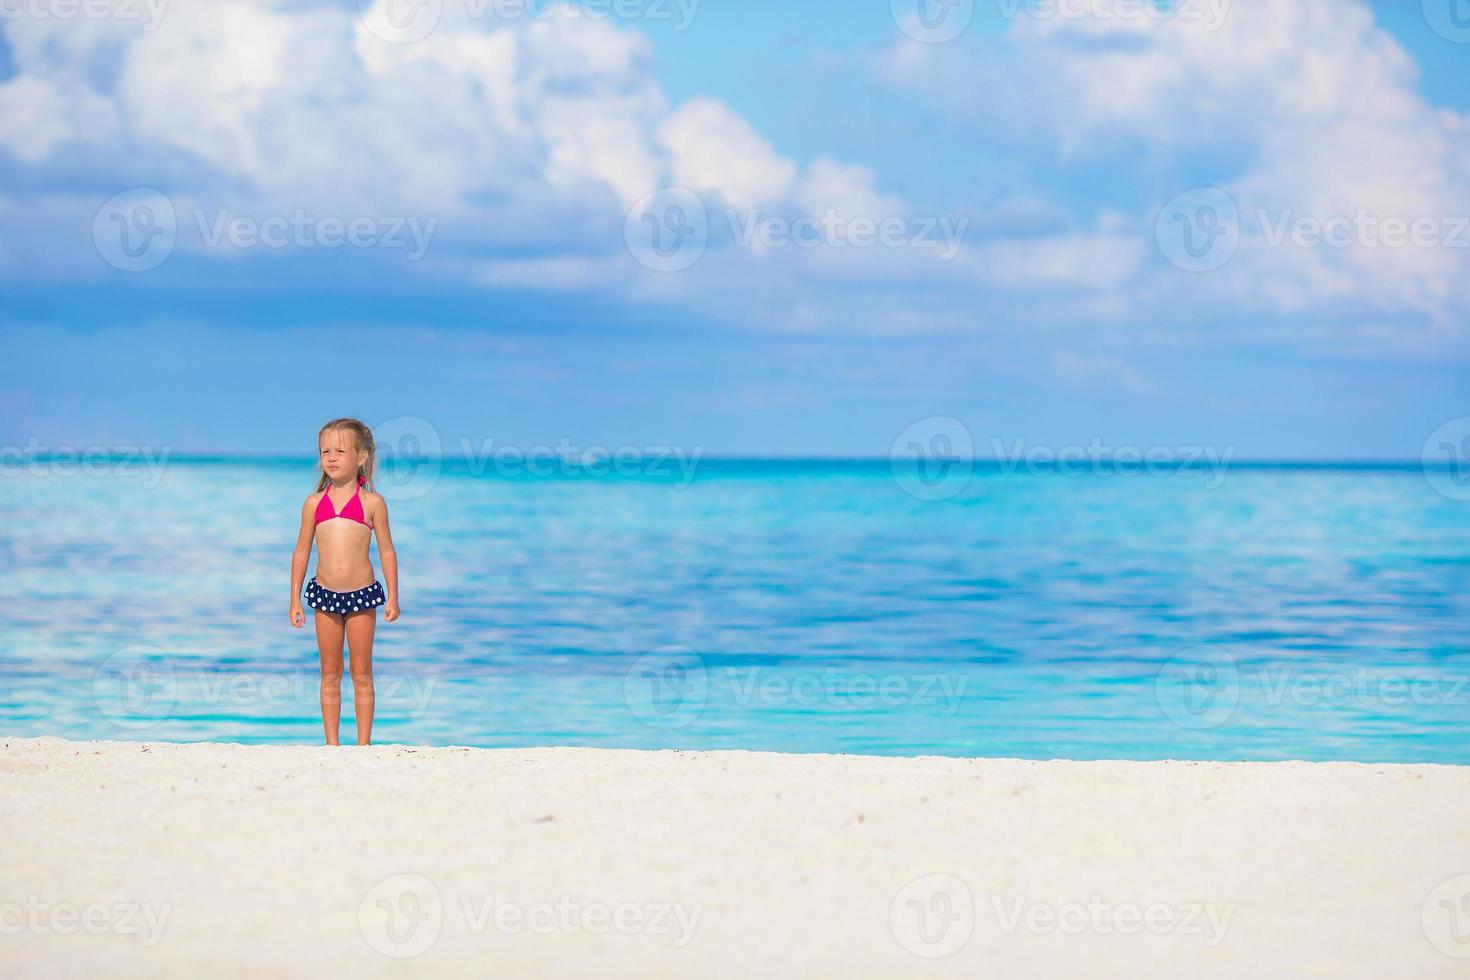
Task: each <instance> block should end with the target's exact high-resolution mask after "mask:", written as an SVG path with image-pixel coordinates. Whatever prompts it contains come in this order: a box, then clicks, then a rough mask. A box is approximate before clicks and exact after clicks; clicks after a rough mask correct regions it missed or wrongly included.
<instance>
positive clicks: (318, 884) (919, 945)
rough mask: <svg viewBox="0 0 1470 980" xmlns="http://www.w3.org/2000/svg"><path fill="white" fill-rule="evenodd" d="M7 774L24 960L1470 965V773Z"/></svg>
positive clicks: (1, 899)
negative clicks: (1457, 917)
mask: <svg viewBox="0 0 1470 980" xmlns="http://www.w3.org/2000/svg"><path fill="white" fill-rule="evenodd" d="M0 783H3V786H4V791H3V794H0V806H3V824H0V831H3V832H0V861H3V868H4V876H3V882H4V892H3V894H0V929H3V932H4V935H3V936H0V973H3V974H4V975H6V976H36V977H41V976H44V977H55V976H171V977H200V976H230V977H236V976H247V977H278V976H322V975H326V976H354V977H378V976H383V977H387V976H393V977H407V976H456V975H462V974H463V975H469V974H473V975H476V976H509V977H537V976H545V977H581V976H586V977H594V976H595V977H630V978H631V977H639V978H644V977H676V976H677V977H694V976H698V977H734V976H742V977H744V976H759V977H794V976H803V977H884V978H891V977H928V976H934V977H965V978H971V980H974V978H985V977H997V978H1000V977H1028V978H1038V977H1058V978H1075V977H1088V978H1101V977H1127V978H1130V980H1136V978H1139V977H1160V978H1163V977H1170V978H1175V977H1190V978H1203V977H1222V978H1223V977H1229V978H1240V977H1248V976H1253V975H1256V976H1273V977H1274V976H1282V977H1285V976H1292V977H1363V978H1373V980H1381V978H1384V977H1415V978H1421V980H1422V978H1434V977H1463V976H1465V975H1466V974H1467V972H1470V958H1467V957H1470V898H1467V894H1470V877H1457V876H1466V875H1470V821H1467V818H1470V768H1460V767H1447V766H1392V765H1357V764H1318V763H1276V764H1256V763H1235V764H1221V763H1187V762H1157V763H1131V762H1103V763H1080V762H1024V761H1012V760H956V759H943V758H919V759H890V758H869V757H856V756H817V755H779V754H770V753H752V752H632V751H606V750H592V749H539V750H497V751H490V750H482V749H464V748H418V747H409V746H394V745H384V746H375V747H373V748H369V749H356V748H347V749H336V750H328V749H324V748H316V747H258V746H248V747H247V746H239V745H219V744H192V745H173V744H157V743H153V744H147V743H125V742H69V741H64V740H61V739H55V738H39V739H9V740H6V741H4V744H3V749H0ZM1457 914H1459V915H1463V916H1465V917H1464V918H1462V919H1460V920H1456V918H1455V915H1457Z"/></svg>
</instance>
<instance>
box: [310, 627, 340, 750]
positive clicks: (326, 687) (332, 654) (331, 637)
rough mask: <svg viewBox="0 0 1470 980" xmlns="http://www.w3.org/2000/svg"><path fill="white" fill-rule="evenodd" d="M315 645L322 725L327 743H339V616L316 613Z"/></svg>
mask: <svg viewBox="0 0 1470 980" xmlns="http://www.w3.org/2000/svg"><path fill="white" fill-rule="evenodd" d="M316 647H317V650H318V651H319V652H320V653H321V656H322V694H321V698H322V727H323V728H324V729H326V732H327V744H328V745H339V744H341V743H340V742H339V741H338V733H339V732H340V731H341V726H342V617H341V616H339V615H337V614H336V613H324V612H322V611H321V610H317V614H316Z"/></svg>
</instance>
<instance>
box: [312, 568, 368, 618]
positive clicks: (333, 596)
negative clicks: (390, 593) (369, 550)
mask: <svg viewBox="0 0 1470 980" xmlns="http://www.w3.org/2000/svg"><path fill="white" fill-rule="evenodd" d="M304 595H305V598H306V604H307V605H308V606H310V607H311V608H313V609H315V610H316V611H317V612H328V613H340V614H342V615H344V616H345V615H347V614H348V613H355V612H362V611H363V610H364V609H376V608H378V607H379V606H381V605H382V604H383V603H384V602H385V601H386V598H385V597H384V595H383V586H382V583H380V582H374V583H373V584H372V585H369V586H368V587H367V588H365V589H358V590H357V591H356V592H333V591H332V590H331V589H324V588H322V587H321V586H320V585H318V584H317V581H316V576H315V575H313V576H312V577H311V581H310V582H307V583H306V592H305V593H304Z"/></svg>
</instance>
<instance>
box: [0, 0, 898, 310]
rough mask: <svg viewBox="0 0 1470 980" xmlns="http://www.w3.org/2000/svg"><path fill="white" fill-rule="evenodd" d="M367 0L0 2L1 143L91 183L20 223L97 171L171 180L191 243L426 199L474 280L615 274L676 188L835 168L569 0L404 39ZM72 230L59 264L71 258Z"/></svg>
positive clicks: (119, 179) (865, 181) (456, 4)
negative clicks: (72, 5) (644, 220)
mask: <svg viewBox="0 0 1470 980" xmlns="http://www.w3.org/2000/svg"><path fill="white" fill-rule="evenodd" d="M356 6H357V5H356V4H348V5H343V4H324V3H311V2H302V0H172V2H169V3H167V4H166V6H163V7H161V8H160V9H159V10H158V14H159V16H158V17H157V22H156V24H148V23H145V22H144V21H143V20H142V19H141V17H137V16H124V15H122V14H121V13H120V14H119V16H114V17H105V18H86V19H78V18H75V17H71V18H61V17H54V16H26V17H19V18H10V19H6V20H4V21H0V27H3V30H4V32H5V40H6V43H7V45H8V47H9V49H10V52H11V60H12V61H13V64H14V68H15V71H14V74H13V75H12V77H10V78H9V79H8V80H6V81H4V82H3V83H0V163H3V162H4V157H5V156H6V155H7V154H8V156H9V158H10V161H9V164H8V165H6V169H7V170H8V171H10V172H11V173H18V174H21V175H23V176H25V177H26V178H27V179H26V181H23V182H26V183H30V184H33V185H34V184H38V183H44V182H45V181H44V179H43V178H42V176H41V175H43V174H46V173H52V174H55V173H67V174H70V175H73V176H80V177H81V182H82V183H84V184H86V185H87V188H86V193H84V194H77V195H74V196H72V197H68V195H67V193H66V192H65V191H64V190H60V189H57V190H54V191H53V192H51V193H49V194H48V195H46V196H45V200H42V199H41V196H40V195H37V196H36V197H34V198H32V199H31V200H28V201H24V202H21V203H22V205H24V207H16V208H10V209H7V210H6V211H5V212H4V213H3V218H4V219H5V220H6V222H7V230H8V234H7V237H10V238H21V237H25V238H33V237H35V236H36V235H37V234H39V230H38V228H37V227H30V228H21V227H18V223H24V222H27V221H30V222H33V223H34V224H35V225H40V224H45V225H47V226H54V225H55V223H56V220H57V219H60V220H61V222H62V224H64V225H67V226H69V227H70V228H71V229H72V230H73V231H75V232H78V234H80V232H81V231H84V230H85V229H87V228H89V227H90V225H91V219H92V216H93V214H94V213H95V211H96V208H97V206H98V204H99V203H100V202H101V200H102V199H104V198H105V197H106V196H107V195H106V194H100V196H99V188H104V189H105V188H111V189H116V190H121V189H123V188H125V187H128V186H155V187H159V188H161V189H163V190H164V191H165V192H166V193H167V194H168V196H169V198H170V199H171V200H172V201H173V202H174V204H175V205H176V206H177V208H178V210H179V211H180V213H181V217H180V220H179V239H180V245H179V248H180V250H184V249H187V248H189V247H190V246H189V243H188V242H186V239H187V238H188V236H189V234H190V233H191V232H192V230H193V229H191V227H190V224H191V222H190V220H189V219H188V218H187V217H185V216H186V215H192V214H197V213H199V212H201V211H202V212H204V213H205V214H206V215H212V214H214V213H216V212H222V211H228V213H229V214H230V215H231V216H250V217H254V218H265V217H268V216H271V215H290V214H292V213H294V212H295V211H297V210H305V211H307V212H311V213H313V214H317V215H320V214H332V215H336V216H340V217H343V218H348V219H350V218H352V217H354V216H368V217H383V216H418V217H419V218H420V219H421V220H423V221H425V222H427V221H429V220H434V221H435V222H437V225H438V228H437V232H438V234H439V236H440V239H441V242H445V243H447V244H448V248H447V251H448V252H449V253H450V255H451V260H450V261H449V262H448V263H447V264H448V265H449V266H450V267H452V269H453V273H452V274H453V275H456V276H461V277H462V278H463V280H464V281H470V282H479V283H482V284H486V285H507V286H508V285H515V284H517V282H524V284H526V285H528V286H531V287H534V288H556V287H577V288H588V287H596V288H602V287H608V286H610V285H614V284H616V281H617V279H618V276H617V275H616V272H617V270H618V269H620V268H621V269H622V274H623V278H624V279H632V278H637V277H640V276H643V275H646V274H648V272H647V270H645V269H643V268H641V267H640V266H638V265H637V264H636V263H635V262H633V260H632V256H630V255H629V254H628V250H627V249H626V247H625V243H624V240H623V239H624V235H623V229H624V219H625V216H626V215H627V214H628V213H629V209H630V208H632V207H633V206H634V205H635V204H636V203H637V202H638V201H640V200H641V199H643V198H645V197H646V196H647V195H648V194H650V193H651V192H653V191H655V190H657V189H658V188H660V187H664V186H668V185H678V186H683V187H688V188H691V189H693V190H695V191H697V192H698V193H699V194H700V195H701V196H702V197H704V198H705V200H706V201H707V202H708V204H709V205H710V207H711V208H712V209H713V210H714V212H715V214H716V215H717V216H719V215H720V214H722V210H721V209H724V208H738V209H747V210H748V209H758V208H765V209H771V210H773V211H780V212H782V213H789V212H790V210H791V209H792V208H796V207H799V205H798V203H797V202H796V200H795V198H794V196H793V195H795V194H797V192H798V191H799V190H803V189H805V188H808V187H811V186H822V185H824V184H826V183H830V180H829V179H828V167H829V165H828V163H827V162H825V161H824V162H822V164H821V165H820V166H819V167H818V168H817V169H816V170H815V171H812V172H810V173H805V174H804V173H803V170H802V168H801V167H800V166H799V165H798V164H797V163H796V162H795V161H793V160H790V159H788V158H786V157H785V156H783V155H782V154H781V153H780V152H778V150H777V149H776V148H775V147H773V146H772V145H771V144H770V143H769V142H768V141H767V140H766V139H765V138H764V137H763V136H762V135H761V134H760V133H759V132H758V131H757V130H756V129H755V128H754V127H753V126H752V125H751V124H750V123H749V122H747V121H746V120H745V119H743V118H742V117H741V116H740V115H739V113H737V112H736V111H735V110H734V109H732V108H731V107H730V106H729V105H727V104H725V103H723V102H721V101H719V100H717V99H714V98H709V97H698V98H694V99H691V100H689V101H688V102H686V103H684V104H682V105H672V104H671V103H670V101H669V100H668V99H667V98H666V96H665V95H664V93H663V91H662V90H661V88H660V87H659V85H658V84H657V83H656V82H655V80H654V78H653V74H652V70H651V56H652V50H651V45H650V42H649V40H648V39H647V37H646V36H645V35H644V34H643V33H641V32H639V31H638V30H635V29H630V28H625V27H621V26H619V25H617V24H616V23H614V22H612V21H610V20H608V19H605V18H599V17H589V16H585V15H578V13H577V11H576V10H575V9H574V8H571V7H561V8H557V7H552V6H548V5H546V4H541V5H537V6H536V8H535V9H536V11H537V14H536V15H535V16H529V15H524V14H523V15H520V16H514V15H513V14H514V9H515V8H513V7H511V6H509V5H500V6H499V7H498V6H497V5H494V4H474V3H469V2H467V0H447V2H446V3H444V4H443V7H442V11H440V10H439V8H438V5H434V4H431V5H425V6H424V7H421V8H419V9H431V8H432V9H434V10H435V11H436V12H437V14H438V16H437V19H436V20H435V21H434V22H433V24H432V29H431V30H425V31H422V32H420V33H419V34H415V35H414V36H412V37H407V36H404V35H403V33H402V32H403V28H404V22H403V17H402V14H403V8H402V6H401V5H400V7H399V8H398V9H397V10H396V11H390V9H389V8H388V6H387V4H386V3H385V2H384V0H378V2H377V3H375V4H373V5H371V6H370V7H369V8H368V9H367V10H366V11H365V12H363V13H362V14H361V15H359V12H358V11H357V9H356ZM117 9H118V10H119V11H120V12H121V11H124V10H133V11H142V10H145V9H151V8H148V7H147V5H145V4H143V3H142V2H141V0H139V2H132V3H128V4H119V6H118V8H117ZM408 9H414V8H408ZM506 11H510V12H511V14H512V15H509V16H507V15H506V13H505V12H506ZM497 14H498V16H497ZM411 26H412V25H410V27H411ZM395 32H398V33H397V34H395ZM420 35H421V36H420ZM876 179H877V178H876V175H874V174H872V173H871V172H870V171H849V172H846V173H845V182H846V187H845V190H844V192H843V193H844V194H845V195H846V197H847V199H848V200H849V201H851V200H863V201H869V202H875V201H880V200H881V198H880V195H879V194H878V192H877V191H876V190H875V189H874V187H873V186H872V182H873V181H875V180H876ZM73 240H75V237H74V239H73ZM196 244H197V243H196ZM64 251H65V250H64V249H60V250H59V251H58V254H57V262H56V263H55V264H56V266H57V267H56V268H52V269H50V270H49V271H50V272H53V273H55V274H58V275H67V274H70V273H72V272H75V271H76V270H68V269H66V268H64V266H65V265H66V263H65V261H64V256H62V255H61V253H62V252H64ZM74 251H76V252H78V253H81V252H85V251H86V250H84V249H74ZM218 251H220V252H223V251H228V249H218ZM78 258H79V259H81V260H83V264H85V259H86V258H88V256H87V255H81V254H79V255H78ZM90 258H91V259H92V260H93V261H92V262H91V265H92V266H96V265H97V263H96V262H95V258H96V256H95V255H92V256H90ZM38 261H39V259H38ZM444 267H445V264H443V263H441V264H440V265H439V266H436V268H438V269H440V270H441V271H442V270H443V269H444ZM630 288H634V289H636V288H637V287H636V284H634V285H633V286H632V287H630Z"/></svg>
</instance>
